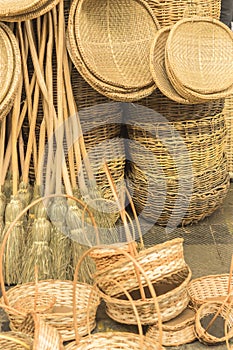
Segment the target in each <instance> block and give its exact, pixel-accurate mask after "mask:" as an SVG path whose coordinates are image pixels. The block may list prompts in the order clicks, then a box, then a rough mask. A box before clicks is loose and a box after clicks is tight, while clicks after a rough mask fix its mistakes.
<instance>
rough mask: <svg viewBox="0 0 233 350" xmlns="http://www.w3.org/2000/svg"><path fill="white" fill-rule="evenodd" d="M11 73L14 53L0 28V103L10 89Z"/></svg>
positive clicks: (2, 28) (6, 36)
mask: <svg viewBox="0 0 233 350" xmlns="http://www.w3.org/2000/svg"><path fill="white" fill-rule="evenodd" d="M13 71H14V53H13V50H12V46H11V42H10V39H9V37H8V35H7V33H6V31H5V30H4V27H2V26H0V86H1V90H0V103H1V102H2V101H3V99H4V98H5V96H6V94H7V92H8V90H9V88H10V85H11V82H12V76H13Z"/></svg>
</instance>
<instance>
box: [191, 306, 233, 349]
mask: <svg viewBox="0 0 233 350" xmlns="http://www.w3.org/2000/svg"><path fill="white" fill-rule="evenodd" d="M217 317H218V318H217ZM215 318H216V319H215ZM205 319H206V320H207V322H205V323H206V324H205V325H204V324H203V323H204V320H205ZM217 321H219V322H217ZM215 323H216V325H215ZM220 323H221V324H220ZM225 323H226V325H225ZM211 324H212V325H211ZM213 327H214V328H213ZM225 327H226V328H225ZM225 330H227V332H226V331H225ZM195 332H196V335H197V338H198V339H199V341H200V342H202V343H204V344H207V345H214V344H219V343H223V342H226V340H229V339H231V338H232V337H233V310H232V305H231V304H224V303H221V302H213V301H212V302H208V303H205V304H203V305H201V306H200V308H199V309H198V310H197V313H196V319H195Z"/></svg>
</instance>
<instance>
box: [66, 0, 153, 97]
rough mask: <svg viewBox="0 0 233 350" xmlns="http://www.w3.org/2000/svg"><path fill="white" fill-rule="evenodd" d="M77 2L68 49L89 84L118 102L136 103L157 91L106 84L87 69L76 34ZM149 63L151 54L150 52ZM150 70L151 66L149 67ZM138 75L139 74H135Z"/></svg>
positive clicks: (71, 20)
mask: <svg viewBox="0 0 233 350" xmlns="http://www.w3.org/2000/svg"><path fill="white" fill-rule="evenodd" d="M76 7H77V1H73V2H72V4H71V8H70V14H69V21H68V28H67V48H68V51H69V54H70V57H71V59H72V61H73V63H74V65H75V67H76V68H77V70H78V71H79V73H80V74H81V75H82V77H83V78H84V79H85V80H86V81H87V83H88V84H89V85H90V86H92V87H93V89H95V90H97V91H98V92H99V93H100V94H103V95H104V96H106V97H108V98H111V99H113V100H117V101H135V100H138V99H140V98H143V97H146V96H148V95H150V94H151V93H152V92H153V90H154V89H155V85H154V84H152V85H151V86H149V87H148V86H146V87H144V88H140V89H135V88H134V89H125V88H122V87H117V86H113V85H110V84H108V83H105V82H104V81H102V80H99V79H98V78H96V77H95V76H94V75H93V74H92V73H91V72H90V71H89V69H88V68H87V66H86V64H85V62H84V60H83V59H82V57H81V54H80V52H79V48H78V43H77V39H76V34H75V20H74V19H75V13H76ZM148 63H149V52H148ZM148 68H149V65H148ZM135 74H136V75H137V72H135Z"/></svg>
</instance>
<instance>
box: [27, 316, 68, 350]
mask: <svg viewBox="0 0 233 350" xmlns="http://www.w3.org/2000/svg"><path fill="white" fill-rule="evenodd" d="M21 328H22V331H23V333H25V334H27V335H28V336H30V337H32V338H33V349H34V350H38V349H48V350H63V349H64V346H63V342H62V338H61V335H60V334H59V332H58V330H57V329H56V328H54V327H51V326H49V325H48V324H47V323H46V322H44V321H43V320H42V319H41V318H40V316H38V315H37V314H32V313H30V314H28V315H27V317H26V318H25V320H24V322H23V324H22V326H21Z"/></svg>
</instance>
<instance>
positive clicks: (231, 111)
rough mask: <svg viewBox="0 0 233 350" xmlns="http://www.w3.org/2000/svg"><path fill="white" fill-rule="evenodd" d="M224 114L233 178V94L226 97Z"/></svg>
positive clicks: (228, 155) (228, 157)
mask: <svg viewBox="0 0 233 350" xmlns="http://www.w3.org/2000/svg"><path fill="white" fill-rule="evenodd" d="M223 114H224V116H225V119H226V126H227V142H226V155H227V162H228V170H229V174H230V177H231V178H233V95H231V96H229V97H227V98H226V99H225V104H224V109H223Z"/></svg>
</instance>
